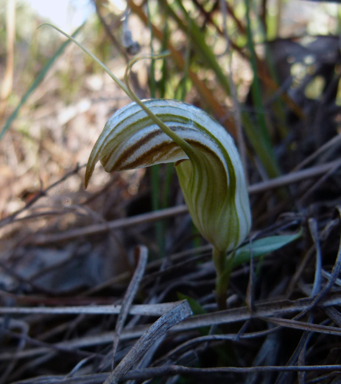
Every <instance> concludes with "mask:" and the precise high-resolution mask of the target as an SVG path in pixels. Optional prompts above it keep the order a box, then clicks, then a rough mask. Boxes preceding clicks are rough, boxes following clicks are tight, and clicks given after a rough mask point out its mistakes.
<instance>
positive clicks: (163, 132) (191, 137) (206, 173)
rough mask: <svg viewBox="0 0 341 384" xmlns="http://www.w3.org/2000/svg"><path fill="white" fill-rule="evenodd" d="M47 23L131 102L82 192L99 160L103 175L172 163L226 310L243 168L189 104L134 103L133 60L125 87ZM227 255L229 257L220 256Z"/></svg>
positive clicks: (102, 141)
mask: <svg viewBox="0 0 341 384" xmlns="http://www.w3.org/2000/svg"><path fill="white" fill-rule="evenodd" d="M47 25H50V26H51V27H53V28H55V29H56V30H57V31H59V32H60V33H62V34H63V35H64V36H66V37H68V38H69V39H71V40H72V41H73V42H74V43H75V44H77V45H78V46H79V47H80V48H81V49H82V50H83V51H84V52H86V53H87V54H88V55H89V56H91V57H92V58H93V60H94V61H96V62H97V63H98V64H99V65H100V66H101V67H102V68H103V69H104V70H105V71H106V72H107V73H108V74H109V76H110V77H111V78H112V79H113V80H114V81H115V82H116V84H117V85H118V86H119V87H120V88H121V89H122V90H123V91H124V92H125V93H126V94H127V95H128V96H129V97H130V99H131V100H132V101H134V102H133V103H132V104H129V105H127V106H126V107H124V108H121V109H120V110H118V111H117V112H116V113H115V114H114V115H113V116H112V117H111V118H110V119H109V120H108V122H107V123H106V125H105V127H104V129H103V132H102V133H101V135H100V136H99V138H98V140H97V142H96V144H95V146H94V148H93V150H92V152H91V155H90V158H89V161H88V164H87V168H86V173H85V187H86V186H87V185H88V182H89V180H90V177H91V175H92V173H93V170H94V168H95V165H96V163H97V162H98V161H101V163H102V165H103V167H104V169H105V170H106V171H107V172H112V171H123V170H127V169H133V168H141V167H148V166H151V165H154V164H159V163H171V162H173V163H175V167H176V172H177V174H178V177H179V181H180V186H181V189H182V192H183V195H184V198H185V201H186V204H187V206H188V210H189V212H190V214H191V216H192V219H193V222H194V224H195V225H196V227H197V228H198V230H199V231H200V233H201V234H202V235H203V236H204V237H205V238H206V239H207V240H208V241H209V242H210V243H211V244H212V245H213V262H214V265H215V269H216V272H217V280H216V296H217V301H218V305H219V307H220V308H221V309H223V308H225V307H226V292H227V287H228V283H229V277H230V272H231V268H232V260H233V257H234V254H235V252H233V250H234V249H235V248H236V247H237V246H238V245H239V244H240V243H241V242H242V241H243V240H244V239H245V237H246V236H247V234H248V232H249V230H250V227H251V212H250V203H249V197H248V193H247V186H246V181H245V177H244V172H243V167H242V164H241V160H240V157H239V154H238V151H237V149H236V147H235V145H234V143H233V140H232V138H231V136H230V135H229V134H228V133H227V132H226V130H225V129H224V128H223V127H222V126H221V125H219V124H218V123H217V122H216V121H215V120H213V119H212V118H211V117H210V116H209V115H207V114H206V113H205V112H204V111H202V110H200V109H198V108H195V107H193V106H191V105H188V104H185V103H181V102H178V101H174V100H153V99H152V100H147V101H144V102H143V101H141V100H140V99H139V98H138V97H137V96H136V95H135V94H134V92H133V91H132V90H131V89H130V87H129V82H128V75H129V69H130V68H131V66H132V65H133V64H134V62H136V60H138V59H135V60H133V61H132V62H131V63H130V65H128V67H127V71H126V84H124V83H123V82H122V81H120V80H119V79H118V78H117V77H116V76H115V75H114V74H113V73H112V72H111V71H110V70H109V69H108V68H107V67H106V66H105V65H104V64H103V63H102V62H101V61H100V60H98V59H97V57H96V56H94V55H93V54H92V53H91V52H90V51H89V50H88V49H86V48H85V47H84V46H83V45H82V44H80V43H79V42H78V41H77V40H75V39H74V38H73V37H72V36H70V35H68V34H67V33H65V32H63V31H62V30H60V29H59V28H57V27H55V26H53V25H51V24H47ZM159 57H162V55H161V56H159ZM153 58H157V57H153ZM228 251H232V252H231V253H230V254H229V255H227V252H228Z"/></svg>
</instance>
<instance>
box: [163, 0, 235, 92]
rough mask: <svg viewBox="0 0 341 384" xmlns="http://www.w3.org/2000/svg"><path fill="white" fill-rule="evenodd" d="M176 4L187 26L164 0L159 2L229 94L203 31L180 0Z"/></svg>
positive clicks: (223, 75) (225, 81) (222, 73)
mask: <svg viewBox="0 0 341 384" xmlns="http://www.w3.org/2000/svg"><path fill="white" fill-rule="evenodd" d="M175 2H176V4H177V5H178V6H179V8H180V9H181V11H182V13H183V15H184V17H185V19H186V20H187V23H188V26H187V25H186V24H185V23H184V22H183V21H182V20H181V18H180V17H179V16H178V15H177V14H176V13H175V12H174V10H173V9H172V7H171V6H170V5H169V4H168V3H167V1H166V0H161V1H160V4H162V6H164V7H165V8H166V9H167V12H168V13H169V15H170V16H171V17H172V19H173V20H174V21H175V22H176V23H177V25H178V26H179V28H180V29H181V30H182V31H183V32H184V33H186V34H188V32H189V35H190V37H191V42H192V44H193V46H194V49H195V52H197V53H198V54H199V55H200V58H201V59H202V60H203V61H204V62H205V64H206V65H207V66H208V67H209V68H211V69H212V70H213V71H214V73H215V74H216V76H217V79H218V81H219V84H220V85H221V87H222V88H223V89H224V91H225V92H226V93H227V94H229V93H230V86H229V83H228V79H227V77H226V75H225V74H224V72H223V71H222V69H221V67H220V65H219V63H218V61H217V59H216V57H215V55H214V53H213V52H212V50H211V48H210V47H209V46H208V45H207V43H206V38H205V35H204V34H203V32H202V31H201V30H200V28H199V27H198V25H197V24H196V22H195V20H193V19H192V18H191V17H190V15H189V13H188V12H187V10H186V9H185V7H184V6H183V4H182V1H180V0H175Z"/></svg>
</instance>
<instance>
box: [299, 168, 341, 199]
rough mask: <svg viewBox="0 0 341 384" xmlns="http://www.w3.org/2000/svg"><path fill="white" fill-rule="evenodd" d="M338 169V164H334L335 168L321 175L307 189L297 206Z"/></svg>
mask: <svg viewBox="0 0 341 384" xmlns="http://www.w3.org/2000/svg"><path fill="white" fill-rule="evenodd" d="M339 167H340V165H338V164H335V166H334V167H333V168H331V169H330V170H329V171H328V172H327V173H325V174H324V175H322V177H321V178H320V179H319V180H318V181H317V182H316V183H314V184H313V185H312V187H311V188H309V189H308V190H307V191H306V192H305V193H304V195H303V196H302V197H301V198H300V200H299V204H300V205H302V204H303V202H304V200H306V199H307V197H308V196H310V195H311V194H312V193H313V192H314V191H316V189H317V188H318V187H320V186H321V185H322V184H323V183H324V182H325V181H326V180H327V179H328V177H329V176H330V175H332V174H333V173H334V172H335V171H336V170H337V169H338V168H339Z"/></svg>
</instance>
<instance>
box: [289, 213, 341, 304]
mask: <svg viewBox="0 0 341 384" xmlns="http://www.w3.org/2000/svg"><path fill="white" fill-rule="evenodd" d="M339 222H340V219H335V220H333V221H332V223H331V224H330V223H328V224H327V225H326V226H325V228H324V229H323V231H322V233H321V236H320V237H321V238H326V237H327V236H328V234H329V233H330V231H331V230H332V229H333V228H334V227H335V226H336V225H338V224H339ZM314 250H315V248H314V246H312V247H311V248H310V249H309V250H308V252H307V253H306V255H305V257H304V258H303V260H302V261H301V263H300V265H299V267H298V268H297V270H296V272H295V274H294V276H293V277H292V279H291V281H290V283H289V285H288V289H287V292H286V297H287V298H289V297H290V296H291V293H292V291H293V289H294V287H295V285H296V284H297V281H298V279H299V278H300V276H301V274H302V273H303V271H304V268H305V266H306V265H307V263H308V261H309V260H310V258H311V257H312V255H313V254H314Z"/></svg>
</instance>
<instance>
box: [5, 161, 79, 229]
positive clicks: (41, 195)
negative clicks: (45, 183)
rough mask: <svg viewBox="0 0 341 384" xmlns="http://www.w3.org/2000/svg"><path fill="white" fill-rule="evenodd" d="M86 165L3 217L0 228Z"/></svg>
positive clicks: (77, 168) (77, 167) (74, 170)
mask: <svg viewBox="0 0 341 384" xmlns="http://www.w3.org/2000/svg"><path fill="white" fill-rule="evenodd" d="M85 166H86V164H83V165H78V164H77V166H76V168H75V169H73V170H72V171H70V172H68V173H67V174H65V175H64V176H63V177H62V178H61V179H59V180H57V181H56V182H55V183H53V184H51V185H50V186H49V187H47V188H46V189H45V190H41V191H40V192H39V193H38V194H37V195H36V196H35V197H34V198H33V199H32V200H30V201H29V202H28V203H27V204H26V205H25V206H24V207H23V208H21V209H19V210H18V211H16V212H14V213H13V214H12V215H10V216H8V217H5V218H4V219H2V220H0V228H1V227H3V226H4V225H7V224H10V223H12V222H13V221H14V220H15V218H16V217H17V216H18V215H19V214H20V213H22V212H24V211H25V210H26V209H28V208H30V207H31V206H32V205H33V204H34V203H35V202H37V201H38V200H39V199H40V198H41V197H43V196H46V193H47V192H48V191H49V190H50V189H52V188H54V187H55V186H56V185H58V184H60V183H61V182H63V181H64V180H66V179H67V178H69V177H70V176H72V175H75V174H77V173H78V171H79V170H80V169H82V168H84V167H85Z"/></svg>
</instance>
